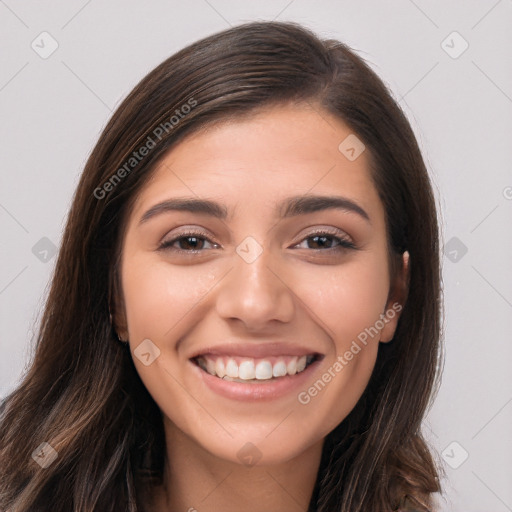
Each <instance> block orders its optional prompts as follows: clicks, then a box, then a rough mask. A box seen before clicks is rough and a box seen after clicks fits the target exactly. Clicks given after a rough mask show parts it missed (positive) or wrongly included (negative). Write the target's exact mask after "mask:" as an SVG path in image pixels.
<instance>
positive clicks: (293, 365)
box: [286, 358, 297, 375]
mask: <svg viewBox="0 0 512 512" xmlns="http://www.w3.org/2000/svg"><path fill="white" fill-rule="evenodd" d="M286 371H287V372H288V375H295V374H296V373H297V359H296V358H293V359H290V361H289V362H288V364H287V365H286Z"/></svg>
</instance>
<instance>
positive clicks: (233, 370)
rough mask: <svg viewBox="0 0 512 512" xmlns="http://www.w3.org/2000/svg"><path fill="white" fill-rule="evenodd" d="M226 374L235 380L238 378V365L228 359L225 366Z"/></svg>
mask: <svg viewBox="0 0 512 512" xmlns="http://www.w3.org/2000/svg"><path fill="white" fill-rule="evenodd" d="M226 374H227V375H228V377H233V378H236V377H238V365H237V364H236V361H235V360H234V359H228V362H227V364H226Z"/></svg>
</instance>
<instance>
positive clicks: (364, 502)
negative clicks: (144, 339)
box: [0, 22, 441, 512]
mask: <svg viewBox="0 0 512 512" xmlns="http://www.w3.org/2000/svg"><path fill="white" fill-rule="evenodd" d="M290 102H295V103H301V102H302V103H304V102H307V103H308V104H309V105H311V106H314V107H315V108H317V109H319V111H321V109H324V110H326V111H328V112H330V113H331V114H333V115H335V116H337V117H338V118H339V119H341V120H342V121H344V122H345V123H346V124H347V125H348V126H349V127H350V128H351V129H352V130H353V131H354V133H356V134H357V136H358V137H359V138H360V139H361V140H362V141H363V142H364V144H365V145H366V148H367V150H368V152H369V154H370V155H371V161H372V168H371V173H372V178H373V180H374V182H375V185H376V188H377V190H378V192H379V195H380V198H381V200H382V203H383V205H384V208H385V212H386V224H387V229H388V241H389V247H390V249H389V252H390V262H391V263H393V262H396V261H397V257H399V256H400V255H401V254H402V253H403V252H404V251H405V250H407V251H408V252H409V254H410V278H409V292H408V298H407V302H406V304H405V305H404V308H403V311H402V314H401V317H400V320H399V323H398V327H397V330H396V332H395V336H394V339H393V341H392V342H390V343H387V344H380V346H379V353H378V357H377V363H376V366H375V368H374V371H373V374H372V377H371V380H370V382H369V384H368V386H367V388H366V390H365V392H364V394H363V396H362V397H361V399H360V400H359V402H358V403H357V405H356V406H355V408H354V409H353V410H352V412H351V413H350V414H349V416H348V417H347V418H346V419H345V420H344V421H343V422H342V423H341V424H340V425H339V426H338V427H337V428H336V429H335V430H334V431H333V432H331V433H330V434H329V435H328V436H327V438H326V440H325V443H324V449H323V455H322V460H321V465H320V469H319V472H318V477H317V482H316V486H315V489H314V492H313V496H312V499H311V503H310V511H318V512H334V511H340V512H363V511H364V512H367V511H370V510H371V511H375V512H387V511H389V510H395V509H396V508H397V507H398V506H399V503H400V502H401V500H402V499H403V497H404V496H405V495H409V496H410V499H411V500H412V501H414V502H415V503H416V506H417V509H418V510H427V509H429V508H431V507H432V503H431V496H432V493H435V492H438V491H440V486H439V479H438V473H437V469H436V465H435V464H434V462H433V460H432V457H431V454H430V451H429V449H428V447H427V445H426V443H425V441H424V440H423V438H422V435H421V431H420V429H421V422H422V419H423V417H424V414H425V412H426V409H427V407H428V405H429V403H430V399H431V396H432V392H433V390H435V386H436V384H437V378H436V375H437V372H436V370H437V367H438V364H439V360H440V333H441V325H440V314H441V300H440V298H441V291H440V261H439V254H438V252H439V249H438V225H437V217H436V207H435V201H434V198H433V193H432V187H431V184H430V180H429V177H428V173H427V170H426V168H425V164H424V162H423V159H422V156H421V153H420V150H419V148H418V145H417V142H416V139H415V137H414V134H413V132H412V130H411V127H410V125H409V123H408V121H407V120H406V117H405V116H404V114H403V112H402V111H401V109H400V107H399V106H398V104H397V103H396V102H395V101H394V100H393V98H392V96H391V94H390V93H389V91H388V90H387V88H386V87H385V86H384V84H383V83H382V81H381V80H380V79H379V78H378V77H377V75H376V74H375V73H374V72H373V71H372V70H371V69H370V67H369V66H368V65H367V64H366V63H365V62H364V61H363V60H362V59H361V58H359V57H358V56H357V55H356V54H355V53H354V52H353V51H352V50H350V49H349V48H348V47H347V46H346V45H344V44H343V43H340V42H339V41H336V40H320V39H319V38H317V37H316V36H315V35H314V34H312V33H311V32H310V31H309V30H307V29H305V28H303V27H301V26H300V25H297V24H294V23H279V22H255V23H248V24H245V25H240V26H237V27H234V28H231V29H229V30H226V31H224V32H221V33H218V34H215V35H213V36H210V37H207V38H205V39H203V40H201V41H198V42H196V43H194V44H192V45H190V46H188V47H187V48H185V49H183V50H181V51H180V52H178V53H177V54H175V55H173V56H171V57H170V58H168V59H167V60H166V61H164V62H163V63H162V64H160V65H159V66H157V67H156V68H155V69H154V70H153V71H151V72H150V73H149V74H148V75H147V76H146V77H145V78H144V79H143V80H141V82H140V83H139V84H138V85H137V86H136V87H135V89H134V90H133V91H132V92H131V93H130V94H129V96H128V97H127V98H126V99H125V100H124V101H123V102H122V104H121V105H120V107H119V108H118V109H117V111H116V112H115V113H114V115H113V116H112V118H111V120H110V121H109V123H108V125H107V126H106V128H105V129H104V131H103V133H102V134H101V136H100V138H99V141H98V143H97V144H96V146H95V148H94V149H93V151H92V153H91V155H90V157H89V159H88V161H87V163H86V166H85V169H84V172H83V174H82V176H81V180H80V183H79V185H78V188H77V190H76V193H75V196H74V200H73V204H72V207H71V211H70V213H69V218H68V221H67V226H66V229H65V232H64V235H63V239H62V244H61V247H60V252H59V256H58V260H57V263H56V268H55V273H54V276H53V281H52V286H51V290H50V293H49V296H48V299H47V303H46V308H45V312H44V316H43V318H42V321H41V327H40V331H39V333H38V337H37V342H36V346H35V353H34V357H33V360H32V361H31V365H30V367H29V368H28V370H27V372H26V374H25V375H24V376H23V380H22V382H21V383H20V385H19V386H18V387H17V389H15V390H14V391H13V392H12V393H11V394H10V395H9V396H8V397H7V398H6V400H5V402H4V404H3V412H2V417H1V430H0V458H1V461H2V462H1V464H0V509H2V510H5V509H6V508H8V509H9V510H10V511H11V512H29V511H30V512H36V511H50V510H51V511H52V512H60V511H62V512H64V511H65V512H70V511H75V512H93V511H98V512H109V511H123V512H124V511H129V512H135V511H139V512H140V511H141V510H142V507H141V505H140V503H139V489H141V488H142V487H143V486H146V487H147V486H148V485H149V483H150V482H152V481H154V482H159V481H160V479H161V478H162V470H163V463H164V460H163V455H162V454H163V453H165V442H164V435H163V423H162V417H161V413H160V410H159V408H158V406H157V405H156V403H155V402H154V400H153V399H152V398H151V396H150V395H149V393H148V391H147V390H146V388H145V387H144V385H143V383H142V381H141V380H140V378H139V376H138V374H137V371H136V370H135V367H134V364H133V361H132V358H131V354H130V352H129V350H128V349H127V348H126V347H125V346H123V345H122V344H121V343H119V341H118V340H117V338H116V335H115V331H114V329H113V327H112V325H111V322H110V318H109V304H110V303H111V300H112V299H115V290H116V283H117V281H116V279H117V275H116V263H117V261H118V259H119V252H120V247H121V242H122V238H123V222H124V220H125V219H126V217H127V214H128V212H129V211H130V208H131V206H132V205H133V202H134V200H135V198H136V197H137V194H138V192H139V191H140V189H141V187H142V185H143V184H144V182H145V181H146V180H147V179H148V177H149V176H150V174H151V172H152V170H154V169H155V167H156V164H157V162H158V161H159V159H161V158H162V156H163V155H164V154H165V152H166V151H167V150H168V149H169V148H170V147H171V146H173V145H175V144H176V143H177V142H178V141H179V140H182V139H183V137H184V136H185V135H187V134H189V133H192V132H194V131H196V130H198V129H199V128H201V127H204V126H206V125H208V124H211V123H215V122H222V121H224V120H226V119H228V118H235V119H236V118H239V117H240V116H244V115H248V114H250V113H252V112H254V111H255V109H258V108H265V107H268V106H272V105H276V104H282V103H290ZM185 106H186V107H185ZM150 139H151V140H152V141H153V142H154V145H151V144H150V143H149V140H150ZM142 146H146V147H147V148H149V151H146V152H145V153H147V154H146V155H145V156H144V157H143V158H142V157H141V158H140V159H139V158H138V157H137V158H136V159H135V160H130V159H131V158H135V157H134V156H133V155H134V152H138V153H137V154H138V155H139V156H140V154H141V152H140V148H141V147H142ZM122 169H124V171H123V170H122ZM391 268H392V271H393V272H395V271H397V267H396V265H392V266H391ZM111 295H112V296H111ZM42 442H47V443H49V445H51V447H53V448H54V449H55V450H56V451H57V453H58V457H57V459H56V460H55V461H54V462H53V463H52V464H51V465H50V466H49V467H48V468H46V469H42V468H41V467H40V466H39V465H38V464H36V463H35V462H34V460H32V457H31V454H32V452H33V451H34V449H35V448H36V447H38V446H39V445H40V444H41V443H42ZM148 482H149V483H148Z"/></svg>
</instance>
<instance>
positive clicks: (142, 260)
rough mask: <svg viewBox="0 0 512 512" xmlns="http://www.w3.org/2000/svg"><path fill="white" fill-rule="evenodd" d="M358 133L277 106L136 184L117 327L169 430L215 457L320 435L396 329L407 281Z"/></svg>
mask: <svg viewBox="0 0 512 512" xmlns="http://www.w3.org/2000/svg"><path fill="white" fill-rule="evenodd" d="M319 112H321V115H319ZM351 133H352V132H351V130H350V129H349V128H348V127H347V126H346V125H345V124H344V123H343V122H341V121H340V120H338V119H336V118H334V117H333V116H332V115H330V114H329V113H327V112H325V111H321V110H319V108H317V109H315V110H313V109H312V108H310V107H306V106H297V105H296V106H280V107H274V108H272V109H268V110H266V111H262V112H260V113H258V114H255V115H252V116H250V118H249V120H245V119H244V120H239V121H230V122H224V123H221V124H218V125H215V126H214V127H210V128H209V129H208V130H203V131H199V132H196V133H195V134H193V135H191V136H188V137H187V138H186V139H184V140H183V141H182V142H180V143H179V144H178V145H176V146H175V147H174V148H172V149H171V150H170V151H169V152H168V153H167V154H166V155H165V158H164V159H163V160H162V161H161V163H160V164H159V165H158V168H157V169H155V171H154V174H153V176H152V178H151V180H150V181H149V182H147V183H146V185H145V187H144V188H143V189H142V190H141V191H140V194H139V195H138V197H137V200H136V202H135V205H134V208H133V210H132V211H131V214H130V217H129V219H128V221H127V228H126V233H125V238H124V241H123V247H122V264H121V283H122V300H121V302H122V306H121V308H120V309H121V315H120V320H119V321H118V332H119V333H120V334H122V335H123V336H124V337H125V339H126V338H128V339H129V340H130V348H131V351H132V356H133V360H134V363H135V366H136V369H137V371H138V373H139V375H140V377H141V379H142V381H143V383H144V385H145V386H146V387H147V389H148V391H149V393H150V394H151V395H152V397H153V398H154V400H155V401H156V403H157V404H158V406H159V407H160V409H161V411H162V413H163V416H164V422H165V425H166V428H167V429H168V430H170V429H171V430H174V431H175V432H179V433H180V435H185V436H186V437H187V438H188V439H190V440H192V441H193V442H194V443H195V444H196V445H197V446H199V447H201V449H203V450H205V451H206V452H208V453H209V454H213V455H214V456H217V457H219V458H222V459H224V460H228V461H233V462H237V463H242V462H244V460H245V457H246V456H253V455H254V456H257V457H258V458H259V457H261V459H260V461H259V463H260V464H263V463H268V464H275V463H278V462H279V461H286V460H290V459H292V458H293V457H296V456H298V455H299V454H301V453H302V452H305V451H306V450H307V449H308V448H310V447H312V446H313V445H315V444H316V443H321V442H322V440H323V439H324V437H325V436H326V435H327V434H328V433H329V432H330V431H331V430H333V429H334V428H335V427H336V426H337V425H338V424H339V423H340V422H341V421H342V420H343V419H344V418H345V417H346V416H347V415H348V413H349V412H350V411H351V410H352V409H353V408H354V406H355V404H356V402H357V401H358V399H359V398H360V397H361V395H362V393H363V391H364V389H365V387H366V385H367V383H368V381H369V378H370V375H371V372H372V370H373V367H374V364H375V360H376V356H377V350H378V345H379V342H386V341H389V340H390V339H391V338H392V336H393V333H394V330H395V328H396V324H397V320H398V317H399V311H400V309H401V305H399V302H400V298H401V296H400V293H399V291H397V290H400V289H401V288H400V283H401V282H402V281H400V282H398V281H396V280H391V277H390V275H389V272H388V253H387V238H386V226H385V217H384V209H383V205H382V203H381V201H380V199H379V197H378V194H377V191H376V189H375V187H374V185H373V182H372V180H371V177H370V173H369V159H368V154H367V151H363V152H362V153H361V154H360V155H359V156H358V157H357V158H355V159H354V156H357V151H350V144H349V147H348V148H346V145H347V142H345V143H344V145H343V144H342V146H341V147H342V150H343V151H342V150H340V149H339V146H340V143H342V142H343V141H344V140H345V139H346V138H347V137H348V136H350V135H351ZM351 140H352V139H348V141H351ZM356 150H357V148H356ZM349 157H350V158H349ZM313 196H314V197H313ZM397 279H398V278H397ZM225 374H226V375H225ZM224 375H225V376H224ZM223 376H224V377H223ZM248 443H249V444H248Z"/></svg>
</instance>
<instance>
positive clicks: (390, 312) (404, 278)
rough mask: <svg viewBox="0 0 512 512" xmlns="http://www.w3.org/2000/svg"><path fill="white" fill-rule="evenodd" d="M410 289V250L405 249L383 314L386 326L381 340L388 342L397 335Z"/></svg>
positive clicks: (381, 334)
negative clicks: (397, 328) (399, 321)
mask: <svg viewBox="0 0 512 512" xmlns="http://www.w3.org/2000/svg"><path fill="white" fill-rule="evenodd" d="M408 291H409V252H408V251H405V252H404V253H403V254H402V255H401V258H400V265H399V269H398V271H397V273H396V276H395V280H394V282H393V283H391V286H390V290H389V295H388V300H387V302H386V307H385V310H384V312H383V313H382V315H381V318H382V322H383V323H384V327H383V329H382V331H381V333H380V341H381V342H382V343H388V342H390V341H391V340H392V339H393V336H394V335H395V331H396V327H397V325H398V320H399V318H400V315H401V312H402V310H403V308H404V305H405V302H406V301H407V295H408Z"/></svg>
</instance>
